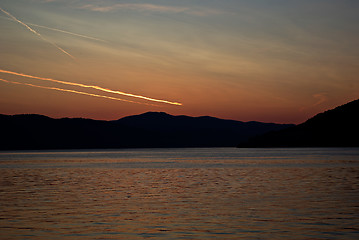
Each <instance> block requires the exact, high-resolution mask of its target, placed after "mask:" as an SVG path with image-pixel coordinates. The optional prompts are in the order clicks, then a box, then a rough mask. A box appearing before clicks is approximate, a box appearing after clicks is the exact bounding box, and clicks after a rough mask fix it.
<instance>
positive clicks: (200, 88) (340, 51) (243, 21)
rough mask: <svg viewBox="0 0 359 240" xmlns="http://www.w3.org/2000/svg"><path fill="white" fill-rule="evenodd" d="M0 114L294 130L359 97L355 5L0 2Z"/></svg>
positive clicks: (208, 0) (317, 0)
mask: <svg viewBox="0 0 359 240" xmlns="http://www.w3.org/2000/svg"><path fill="white" fill-rule="evenodd" d="M0 8H1V9H0V113H1V114H22V113H36V114H43V115H47V116H50V117H55V118H61V117H83V118H92V119H100V120H114V119H119V118H121V117H124V116H128V115H135V114H141V113H144V112H148V111H160V112H167V113H169V114H172V115H189V116H213V117H219V118H225V119H234V120H240V121H262V122H276V123H301V122H304V121H305V120H307V119H308V118H310V117H312V116H313V115H315V114H317V113H319V112H322V111H325V110H328V109H331V108H333V107H336V106H339V105H342V104H345V103H347V102H349V101H352V100H355V99H358V98H359V79H358V76H359V47H358V43H359V24H358V23H359V14H357V13H358V9H359V1H357V0H340V1H338V0H301V1H295V0H247V1H243V0H147V1H146V0H142V1H140V0H0Z"/></svg>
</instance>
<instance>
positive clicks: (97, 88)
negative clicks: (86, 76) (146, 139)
mask: <svg viewBox="0 0 359 240" xmlns="http://www.w3.org/2000/svg"><path fill="white" fill-rule="evenodd" d="M0 72H1V73H7V74H12V75H17V76H21V77H27V78H33V79H38V80H43V81H50V82H56V83H61V84H66V85H72V86H78V87H83V88H93V89H96V90H100V91H103V92H108V93H114V94H119V95H124V96H128V97H134V98H140V99H144V100H147V101H152V102H160V103H167V104H171V105H177V106H181V105H182V103H178V102H170V101H166V100H162V99H155V98H150V97H145V96H141V95H136V94H132V93H125V92H121V91H116V90H111V89H107V88H103V87H99V86H94V85H85V84H81V83H74V82H65V81H60V80H56V79H52V78H43V77H36V76H32V75H27V74H23V73H17V72H12V71H7V70H2V69H0Z"/></svg>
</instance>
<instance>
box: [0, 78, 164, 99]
mask: <svg viewBox="0 0 359 240" xmlns="http://www.w3.org/2000/svg"><path fill="white" fill-rule="evenodd" d="M0 81H2V82H5V83H12V84H17V85H25V86H30V87H37V88H43V89H50V90H56V91H61V92H70V93H76V94H81V95H87V96H92V97H99V98H107V99H111V100H116V101H122V102H129V103H137V104H144V105H149V106H157V105H154V104H148V103H141V102H135V101H131V100H126V99H121V98H115V97H109V96H104V95H99V94H93V93H87V92H81V91H76V90H71V89H63V88H57V87H46V86H40V85H35V84H31V83H21V82H16V81H9V80H5V79H2V78H0Z"/></svg>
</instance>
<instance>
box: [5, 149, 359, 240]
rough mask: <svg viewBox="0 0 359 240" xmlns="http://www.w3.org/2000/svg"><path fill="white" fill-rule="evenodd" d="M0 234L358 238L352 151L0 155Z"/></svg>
mask: <svg viewBox="0 0 359 240" xmlns="http://www.w3.org/2000/svg"><path fill="white" fill-rule="evenodd" d="M0 208H1V212H0V239H358V238H359V149H358V148H337V149H324V148H323V149H319V148H318V149H235V148H233V149H232V148H212V149H134V150H94V151H31V152H0Z"/></svg>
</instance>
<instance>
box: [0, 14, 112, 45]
mask: <svg viewBox="0 0 359 240" xmlns="http://www.w3.org/2000/svg"><path fill="white" fill-rule="evenodd" d="M1 18H3V19H6V20H9V21H15V20H13V19H12V18H8V17H1ZM26 24H27V25H31V26H35V27H39V28H45V29H49V30H52V31H57V32H62V33H66V34H70V35H74V36H77V37H82V38H87V39H90V40H95V41H99V42H107V41H106V40H103V39H100V38H95V37H90V36H86V35H82V34H78V33H74V32H69V31H65V30H62V29H57V28H52V27H46V26H42V25H37V24H34V23H28V22H26Z"/></svg>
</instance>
